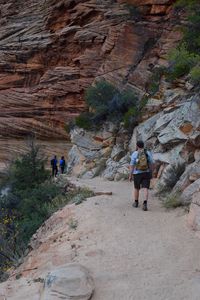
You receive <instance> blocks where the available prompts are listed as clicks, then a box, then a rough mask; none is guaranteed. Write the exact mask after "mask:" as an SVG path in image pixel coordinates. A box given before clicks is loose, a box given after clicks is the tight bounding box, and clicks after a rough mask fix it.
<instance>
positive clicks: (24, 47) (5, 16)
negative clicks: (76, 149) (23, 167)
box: [0, 0, 180, 161]
mask: <svg viewBox="0 0 200 300" xmlns="http://www.w3.org/2000/svg"><path fill="white" fill-rule="evenodd" d="M173 2H174V1H170V0H160V1H157V0H148V1H147V0H143V1H137V0H131V1H128V0H127V1H108V0H107V1H104V0H87V1H79V0H73V1H72V0H60V1H54V0H41V1H39V0H28V1H23V0H18V1H14V0H8V1H3V0H2V1H1V3H0V25H1V33H0V110H1V113H0V129H1V144H2V148H1V149H0V160H1V161H3V160H5V155H3V153H4V148H6V145H7V143H9V141H10V144H9V147H8V150H7V154H9V153H11V152H13V151H16V150H20V149H21V144H20V143H19V144H18V146H16V145H17V143H16V138H17V139H19V138H22V137H24V136H26V135H29V134H30V132H34V133H36V135H37V137H38V138H39V139H42V140H44V139H46V140H50V139H53V140H59V139H65V138H67V137H68V135H67V133H66V131H65V130H64V125H65V124H66V123H67V122H68V121H69V120H70V119H71V118H72V117H74V116H76V115H77V114H78V113H79V112H80V111H82V110H84V107H85V104H84V99H83V94H84V90H85V89H86V88H87V87H88V86H89V85H90V84H91V83H92V82H93V81H94V80H96V79H98V78H100V77H104V78H105V79H106V80H109V81H110V82H113V83H114V84H115V85H117V86H118V87H124V86H129V87H130V88H133V89H135V90H137V92H138V93H139V94H140V95H142V94H144V93H145V92H146V90H147V88H148V84H149V78H151V76H152V72H153V70H154V68H155V66H158V65H165V64H166V60H165V55H166V53H167V52H168V50H169V49H170V48H171V47H172V46H173V45H174V44H175V43H177V41H178V40H179V38H180V33H179V32H178V31H176V30H175V28H176V26H177V24H178V23H179V17H178V15H177V14H176V12H175V11H174V10H173V9H172V4H173ZM127 3H128V5H129V6H128V7H127V6H125V5H126V4H127ZM6 156H7V155H6Z"/></svg>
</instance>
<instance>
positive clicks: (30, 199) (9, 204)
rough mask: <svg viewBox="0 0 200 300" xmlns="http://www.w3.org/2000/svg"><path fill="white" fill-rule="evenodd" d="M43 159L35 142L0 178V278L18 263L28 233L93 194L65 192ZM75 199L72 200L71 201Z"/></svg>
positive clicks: (73, 191)
mask: <svg viewBox="0 0 200 300" xmlns="http://www.w3.org/2000/svg"><path fill="white" fill-rule="evenodd" d="M45 165H46V159H45V157H44V154H43V153H42V152H41V149H40V147H39V146H38V145H36V143H35V141H33V140H30V141H29V143H28V148H27V151H26V152H25V153H24V154H23V155H21V156H20V157H19V158H17V159H16V160H15V161H13V163H12V164H11V167H10V169H9V171H8V175H7V178H6V179H5V180H4V181H3V183H4V186H6V187H7V188H8V189H7V193H4V195H1V196H0V281H2V280H4V279H6V272H7V270H8V269H9V268H10V267H12V266H13V265H16V264H18V261H19V258H21V257H22V256H23V254H24V251H25V250H26V247H27V245H28V243H29V240H30V238H31V236H32V235H33V234H34V233H35V232H36V230H37V229H38V228H39V227H40V226H41V225H42V223H43V222H44V221H45V220H46V219H47V218H49V217H50V216H51V214H52V213H54V212H55V211H57V210H58V209H59V208H62V207H63V206H64V205H66V204H67V203H69V201H73V199H74V197H75V196H76V195H80V194H81V197H82V199H85V198H87V197H89V196H92V195H93V193H92V192H91V191H86V190H85V189H80V188H77V189H76V188H74V189H73V190H72V191H70V192H68V191H65V186H66V180H65V181H64V182H63V183H62V182H60V183H58V184H56V183H55V182H54V181H53V180H52V179H51V178H50V176H49V172H48V171H47V170H46V168H45ZM74 201H75V200H74Z"/></svg>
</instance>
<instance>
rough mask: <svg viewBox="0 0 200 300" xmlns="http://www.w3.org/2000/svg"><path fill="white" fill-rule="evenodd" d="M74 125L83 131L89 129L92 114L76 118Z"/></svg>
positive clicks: (83, 114) (84, 114)
mask: <svg viewBox="0 0 200 300" xmlns="http://www.w3.org/2000/svg"><path fill="white" fill-rule="evenodd" d="M76 125H77V126H78V127H80V128H83V129H85V130H89V129H91V127H92V126H93V124H92V114H91V113H87V112H85V113H82V114H80V115H79V116H78V117H77V118H76Z"/></svg>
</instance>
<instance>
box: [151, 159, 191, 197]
mask: <svg viewBox="0 0 200 300" xmlns="http://www.w3.org/2000/svg"><path fill="white" fill-rule="evenodd" d="M184 169H185V162H184V161H183V160H179V161H177V162H176V163H174V164H168V165H166V166H165V167H164V169H163V170H162V174H161V176H160V179H159V180H158V181H157V183H156V186H155V189H156V192H157V193H162V192H166V191H169V190H171V189H172V188H173V187H174V185H175V184H176V183H177V181H178V178H179V177H180V175H181V174H182V173H183V172H184Z"/></svg>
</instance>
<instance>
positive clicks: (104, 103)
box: [76, 80, 137, 129]
mask: <svg viewBox="0 0 200 300" xmlns="http://www.w3.org/2000/svg"><path fill="white" fill-rule="evenodd" d="M85 97H86V103H87V105H88V107H89V108H90V110H91V112H90V113H84V114H81V115H80V116H79V117H78V118H77V119H76V124H77V125H78V126H79V127H82V128H84V129H92V128H97V127H98V126H97V125H100V124H102V122H104V121H111V122H114V123H119V122H121V121H122V120H123V117H124V115H125V114H126V113H127V112H128V110H129V108H130V107H133V106H135V107H137V98H136V96H135V94H134V93H133V92H132V91H131V90H126V91H122V92H120V91H119V90H118V89H117V88H116V87H114V86H113V85H112V84H110V83H108V82H106V81H105V80H101V81H99V82H97V83H96V84H95V86H91V87H89V88H88V89H87V90H86V93H85Z"/></svg>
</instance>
